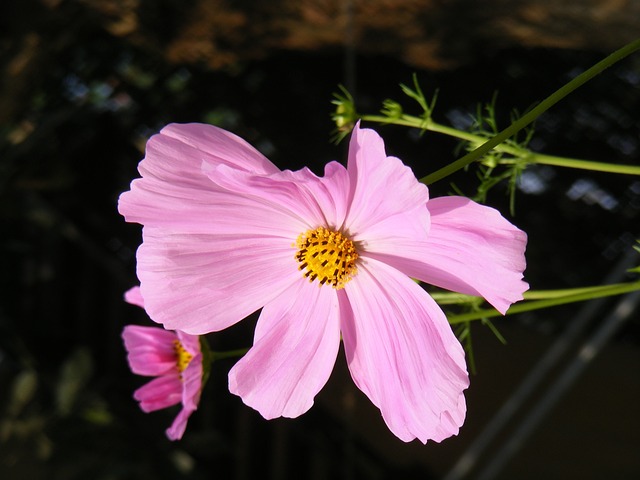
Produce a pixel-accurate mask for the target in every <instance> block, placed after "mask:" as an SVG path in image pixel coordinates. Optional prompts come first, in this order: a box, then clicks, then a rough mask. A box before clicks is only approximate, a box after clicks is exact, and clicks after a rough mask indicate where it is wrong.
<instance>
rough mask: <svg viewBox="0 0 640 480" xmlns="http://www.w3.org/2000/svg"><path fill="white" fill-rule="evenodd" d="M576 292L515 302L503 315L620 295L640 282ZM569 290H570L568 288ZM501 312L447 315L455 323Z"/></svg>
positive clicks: (490, 310)
mask: <svg viewBox="0 0 640 480" xmlns="http://www.w3.org/2000/svg"><path fill="white" fill-rule="evenodd" d="M576 290H577V291H578V293H572V294H569V295H563V296H550V297H549V298H546V299H543V300H531V301H524V302H521V303H516V304H515V305H513V306H511V308H510V309H509V310H508V311H507V313H506V314H505V315H513V314H514V313H522V312H529V311H532V310H539V309H542V308H548V307H555V306H557V305H564V304H567V303H575V302H583V301H585V300H591V299H594V298H601V297H608V296H614V295H621V294H623V293H629V292H633V291H635V290H640V282H631V283H619V284H615V285H608V286H603V287H587V288H584V289H576ZM568 291H571V290H568ZM501 315H502V314H501V313H500V312H498V311H497V310H494V309H484V310H478V311H475V312H469V313H462V314H459V315H451V316H449V317H448V320H449V323H450V324H451V325H455V324H458V323H464V322H469V321H471V320H480V319H482V318H490V317H499V316H501Z"/></svg>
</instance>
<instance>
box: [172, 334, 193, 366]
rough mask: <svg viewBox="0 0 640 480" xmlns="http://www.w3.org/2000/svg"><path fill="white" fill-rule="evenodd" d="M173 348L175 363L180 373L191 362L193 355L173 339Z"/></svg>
mask: <svg viewBox="0 0 640 480" xmlns="http://www.w3.org/2000/svg"><path fill="white" fill-rule="evenodd" d="M173 350H174V351H175V352H176V363H177V365H178V370H179V371H180V373H182V372H184V369H185V368H187V366H188V365H189V363H190V362H191V359H192V358H193V355H191V354H190V353H189V352H187V351H186V350H185V349H184V347H183V346H182V344H181V343H180V342H179V341H178V340H174V341H173Z"/></svg>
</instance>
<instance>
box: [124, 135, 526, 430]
mask: <svg viewBox="0 0 640 480" xmlns="http://www.w3.org/2000/svg"><path fill="white" fill-rule="evenodd" d="M305 154H308V153H305ZM139 171H140V173H141V175H142V178H141V179H137V180H134V181H133V183H132V185H131V190H130V191H129V192H125V193H124V194H123V195H122V196H121V197H120V205H119V209H120V212H121V213H122V214H123V215H124V216H125V217H126V219H127V221H130V222H138V223H141V224H143V225H144V228H143V239H144V240H143V243H142V245H141V246H140V248H139V250H138V256H137V258H138V276H139V278H140V280H141V288H142V292H143V294H144V297H145V301H146V308H147V311H148V312H149V314H150V316H151V318H152V319H153V320H155V321H157V322H160V323H163V324H164V325H165V326H166V327H167V328H175V329H180V330H184V331H187V332H190V333H194V334H196V333H205V332H211V331H217V330H221V329H224V328H226V327H228V326H230V325H233V324H234V323H236V322H238V321H239V320H241V319H242V318H244V317H246V316H247V315H249V314H250V313H252V312H254V311H256V310H258V309H259V308H261V307H263V309H262V312H261V314H260V318H259V320H258V324H257V327H256V331H255V338H254V344H253V347H252V348H251V350H249V352H248V353H247V354H246V355H245V356H244V357H243V358H242V359H241V360H240V361H239V362H238V363H237V364H236V365H235V366H234V367H233V369H232V370H231V371H230V373H229V388H230V390H231V392H233V393H235V394H237V395H239V396H240V397H242V400H243V401H244V402H245V403H246V404H248V405H250V406H252V407H253V408H255V409H257V410H258V411H259V412H260V413H261V414H262V415H263V416H264V417H266V418H274V417H278V416H285V417H296V416H298V415H300V414H302V413H304V412H305V411H306V410H308V409H309V408H310V407H311V405H312V404H313V399H314V397H315V395H316V394H317V393H318V391H319V390H320V389H321V388H322V386H323V385H324V384H325V383H326V381H327V379H328V378H329V375H330V373H331V370H332V368H333V365H334V363H335V360H336V356H337V353H338V348H339V344H340V338H341V336H342V340H343V342H344V349H345V352H346V356H347V361H348V364H349V369H350V372H351V375H352V377H353V380H354V381H355V383H356V385H357V386H358V387H359V388H360V389H361V390H362V391H363V392H364V393H365V394H366V395H367V396H368V397H369V398H370V399H371V401H372V402H373V403H374V404H375V405H376V406H378V408H380V410H381V412H382V416H383V418H384V420H385V422H386V423H387V425H388V426H389V428H390V429H391V431H392V432H393V433H394V434H396V435H397V436H398V437H399V438H401V439H402V440H404V441H410V440H412V439H414V438H416V437H417V438H418V439H420V440H421V441H422V442H427V440H430V439H431V440H435V441H441V440H442V439H444V438H446V437H448V436H450V435H453V434H456V433H457V432H458V429H459V427H460V425H462V422H463V420H464V416H465V411H466V406H465V400H464V395H463V390H464V389H466V388H467V386H468V384H469V380H468V375H467V370H466V365H465V359H464V352H463V350H462V348H461V346H460V344H459V342H458V341H457V339H456V338H455V336H454V334H453V333H452V331H451V328H450V327H449V324H448V323H447V319H446V318H445V315H444V313H443V312H442V310H441V309H440V308H439V307H438V305H437V304H436V303H435V301H434V300H433V299H432V298H431V297H430V296H429V295H428V294H427V293H426V292H425V291H424V290H423V289H422V288H421V287H420V286H419V285H418V284H416V283H415V282H414V281H413V280H412V278H416V279H419V280H422V281H424V282H427V283H430V284H433V285H437V286H440V287H443V288H446V289H450V290H454V291H457V292H462V293H466V294H472V295H480V296H483V297H484V298H485V299H486V300H487V301H489V302H490V303H491V304H492V305H493V306H494V307H495V308H497V309H498V310H499V311H500V312H503V313H504V312H505V311H506V310H507V308H508V307H509V305H511V303H513V302H515V301H517V300H520V299H521V298H522V293H523V292H524V291H525V290H526V289H527V284H526V283H525V282H523V281H522V272H523V270H524V267H525V260H524V248H525V244H526V235H525V234H524V233H523V232H522V231H520V230H518V229H517V228H515V227H514V226H513V225H511V224H510V223H509V222H508V221H507V220H505V219H504V218H503V217H502V216H501V215H500V214H499V213H498V212H497V211H496V210H493V209H491V208H488V207H485V206H482V205H478V204H476V203H474V202H472V201H470V200H468V199H466V198H460V197H445V198H438V199H433V200H429V198H428V190H427V187H426V186H425V185H423V184H421V183H419V182H418V181H417V180H416V178H415V176H414V175H413V173H412V172H411V170H410V169H409V168H408V167H406V166H405V165H403V164H402V162H401V161H400V160H399V159H397V158H394V157H387V155H386V154H385V149H384V144H383V142H382V139H381V138H380V137H379V136H378V135H377V134H376V133H375V132H374V131H372V130H367V129H360V128H359V126H356V128H355V130H354V132H353V134H352V138H351V143H350V146H349V159H348V164H347V167H346V168H345V167H343V166H342V165H341V164H339V163H337V162H331V163H329V164H327V166H326V168H325V175H324V177H318V176H316V175H314V174H313V173H312V172H311V171H310V170H308V169H306V168H305V169H302V170H299V171H288V170H285V171H280V170H279V169H278V168H276V167H275V166H274V165H273V164H272V163H271V162H269V161H268V160H267V159H266V158H265V157H264V156H262V155H261V154H260V153H258V152H257V151H256V150H255V149H253V148H252V147H251V146H250V145H248V144H247V143H246V142H244V141H243V140H242V139H240V138H238V137H236V136H234V135H233V134H230V133H228V132H226V131H224V130H221V129H219V128H216V127H212V126H208V125H200V124H189V125H176V124H173V125H169V126H167V127H165V128H164V129H163V130H162V131H161V132H160V134H158V135H155V136H154V137H152V138H151V139H150V140H149V142H148V144H147V152H146V157H145V159H144V160H143V161H142V162H141V163H140V166H139Z"/></svg>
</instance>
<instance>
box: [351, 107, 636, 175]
mask: <svg viewBox="0 0 640 480" xmlns="http://www.w3.org/2000/svg"><path fill="white" fill-rule="evenodd" d="M361 118H362V120H365V121H370V122H376V123H386V124H393V125H401V126H405V127H413V128H418V129H421V130H428V131H430V132H436V133H441V134H444V135H448V136H450V137H454V138H458V139H460V140H464V141H467V142H470V143H473V144H476V145H481V144H483V142H485V141H486V140H487V139H486V138H485V137H483V136H480V135H476V134H473V133H469V132H465V131H464V130H458V129H457V128H453V127H448V126H446V125H442V124H440V123H437V122H434V121H432V120H424V119H423V118H420V117H415V116H413V115H402V116H401V117H399V118H391V119H390V118H388V117H384V116H382V115H362V117H361ZM494 150H496V151H498V152H503V153H507V154H509V155H511V156H513V157H515V158H503V159H501V160H499V162H498V163H500V164H502V165H510V164H513V163H516V162H519V161H522V160H524V161H526V163H528V164H538V165H553V166H556V167H565V168H576V169H580V170H593V171H597V172H607V173H621V174H625V175H640V166H639V165H623V164H617V163H605V162H593V161H589V160H581V159H578V158H568V157H557V156H554V155H545V154H542V153H535V152H532V151H531V150H528V149H526V148H522V147H518V146H516V145H510V144H507V143H501V144H499V145H496V146H495V147H494ZM425 178H426V177H425ZM422 180H424V178H423V179H422Z"/></svg>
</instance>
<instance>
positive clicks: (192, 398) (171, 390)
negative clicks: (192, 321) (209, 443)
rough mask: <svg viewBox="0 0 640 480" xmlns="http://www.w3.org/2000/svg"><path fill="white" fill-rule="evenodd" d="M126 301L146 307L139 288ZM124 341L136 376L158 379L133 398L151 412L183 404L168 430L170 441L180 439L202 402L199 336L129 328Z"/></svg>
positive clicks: (144, 328) (129, 292) (141, 406)
mask: <svg viewBox="0 0 640 480" xmlns="http://www.w3.org/2000/svg"><path fill="white" fill-rule="evenodd" d="M125 299H126V300H127V302H129V303H131V304H133V305H138V306H140V307H143V308H144V303H143V301H142V296H141V295H140V288H139V287H134V288H132V289H131V290H129V291H128V292H127V293H125ZM122 338H123V340H124V345H125V347H126V349H127V352H128V356H127V359H128V360H129V366H130V367H131V370H132V371H133V373H136V374H138V375H145V376H148V377H157V378H154V379H153V380H151V381H150V382H149V383H147V384H145V385H143V386H142V387H140V388H139V389H138V390H136V391H135V392H134V394H133V398H135V399H136V400H137V401H138V402H140V408H141V409H142V410H143V411H144V412H146V413H149V412H153V411H156V410H160V409H163V408H167V407H171V406H173V405H178V404H180V403H182V410H180V413H178V416H177V417H176V418H175V420H174V421H173V423H172V424H171V426H170V427H169V428H168V429H167V431H166V432H167V437H169V439H170V440H179V439H180V438H182V435H183V434H184V431H185V428H186V427H187V420H189V416H190V415H191V413H192V412H194V411H195V410H196V409H197V408H198V402H199V401H200V391H201V390H202V375H203V369H202V352H201V349H200V339H199V337H198V336H197V335H189V334H188V333H184V332H181V331H177V332H170V331H167V330H163V329H162V328H157V327H141V326H138V325H127V326H126V327H124V330H123V332H122Z"/></svg>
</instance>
